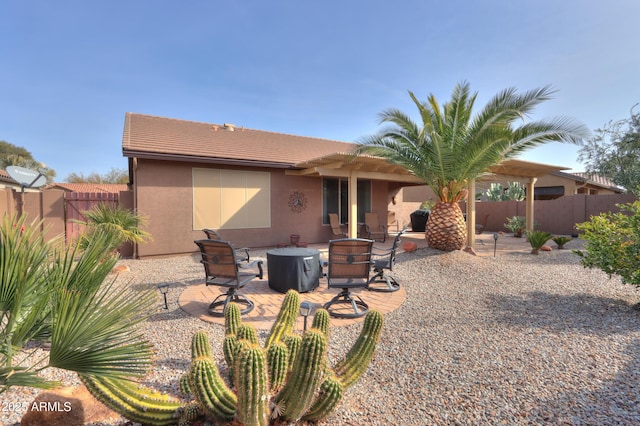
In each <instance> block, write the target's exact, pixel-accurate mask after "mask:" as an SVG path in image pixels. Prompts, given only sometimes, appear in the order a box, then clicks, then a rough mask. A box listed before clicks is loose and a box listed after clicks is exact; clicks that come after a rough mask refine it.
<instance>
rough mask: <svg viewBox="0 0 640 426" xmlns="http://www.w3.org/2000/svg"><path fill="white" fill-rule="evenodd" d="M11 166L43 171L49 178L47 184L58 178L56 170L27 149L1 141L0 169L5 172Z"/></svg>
mask: <svg viewBox="0 0 640 426" xmlns="http://www.w3.org/2000/svg"><path fill="white" fill-rule="evenodd" d="M9 166H20V167H26V168H27V169H32V170H38V171H42V172H44V175H45V176H46V177H47V183H49V182H53V179H54V178H55V177H56V172H55V170H53V169H50V168H48V167H46V166H45V165H44V164H43V163H41V162H39V161H37V160H36V159H35V158H33V155H32V154H31V152H29V151H28V150H27V149H25V148H23V147H20V146H16V145H13V144H11V143H9V142H6V141H0V168H1V169H3V170H4V169H6V168H7V167H9Z"/></svg>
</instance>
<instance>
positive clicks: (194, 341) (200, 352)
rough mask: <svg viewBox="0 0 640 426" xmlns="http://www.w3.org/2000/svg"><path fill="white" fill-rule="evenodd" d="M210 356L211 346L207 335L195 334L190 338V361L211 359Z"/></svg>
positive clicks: (204, 333)
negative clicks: (202, 358)
mask: <svg viewBox="0 0 640 426" xmlns="http://www.w3.org/2000/svg"><path fill="white" fill-rule="evenodd" d="M211 356H212V353H211V344H210V343H209V337H208V336H207V333H206V332H204V331H197V332H195V333H194V334H193V337H192V338H191V359H192V360H193V359H196V358H200V357H205V358H211Z"/></svg>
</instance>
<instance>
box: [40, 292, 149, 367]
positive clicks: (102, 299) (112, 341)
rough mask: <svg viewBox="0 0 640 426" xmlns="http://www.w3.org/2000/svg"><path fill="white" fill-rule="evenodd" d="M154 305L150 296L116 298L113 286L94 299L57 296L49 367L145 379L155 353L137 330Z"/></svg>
mask: <svg viewBox="0 0 640 426" xmlns="http://www.w3.org/2000/svg"><path fill="white" fill-rule="evenodd" d="M154 300H155V297H154V294H153V293H151V291H149V292H146V293H144V294H142V295H140V294H138V293H136V294H134V293H133V292H131V291H125V292H118V291H116V290H115V289H113V287H112V285H107V286H106V287H105V288H103V289H101V290H100V291H99V292H98V293H97V294H96V295H95V297H90V296H89V295H88V294H87V293H83V292H82V291H77V290H75V291H74V290H64V291H62V292H60V293H59V294H58V295H57V296H56V299H55V301H54V308H53V315H54V326H53V333H52V336H51V352H50V362H49V364H50V365H51V366H53V367H58V368H63V369H66V370H71V371H75V372H77V373H80V374H91V375H99V376H103V377H111V378H127V377H131V376H134V377H135V376H138V377H139V376H142V375H144V374H145V373H146V372H147V370H148V368H149V366H150V365H151V358H152V355H153V353H152V350H151V344H150V343H149V342H148V341H147V340H145V339H143V335H142V334H141V333H140V332H136V326H137V325H138V324H139V323H140V322H142V321H144V320H145V319H146V317H147V313H148V312H150V309H151V306H152V305H153V302H154Z"/></svg>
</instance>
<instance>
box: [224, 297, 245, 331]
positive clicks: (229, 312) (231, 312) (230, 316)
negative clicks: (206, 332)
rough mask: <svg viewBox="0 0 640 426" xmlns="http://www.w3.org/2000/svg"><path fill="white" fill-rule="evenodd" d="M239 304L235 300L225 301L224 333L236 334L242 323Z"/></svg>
mask: <svg viewBox="0 0 640 426" xmlns="http://www.w3.org/2000/svg"><path fill="white" fill-rule="evenodd" d="M241 316H242V314H241V312H240V306H238V304H237V303H235V302H229V303H227V306H225V307H224V334H225V336H228V335H230V334H236V333H237V332H238V329H239V328H240V326H241V325H242V319H241Z"/></svg>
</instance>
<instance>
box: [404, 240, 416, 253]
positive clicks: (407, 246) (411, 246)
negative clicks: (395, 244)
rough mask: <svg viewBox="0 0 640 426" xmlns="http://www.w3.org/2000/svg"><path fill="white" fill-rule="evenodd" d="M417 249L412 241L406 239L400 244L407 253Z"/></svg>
mask: <svg viewBox="0 0 640 426" xmlns="http://www.w3.org/2000/svg"><path fill="white" fill-rule="evenodd" d="M417 249H418V246H417V245H416V243H414V242H413V241H407V242H406V243H404V244H402V250H404V251H406V252H408V253H411V252H414V251H416V250H417Z"/></svg>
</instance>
